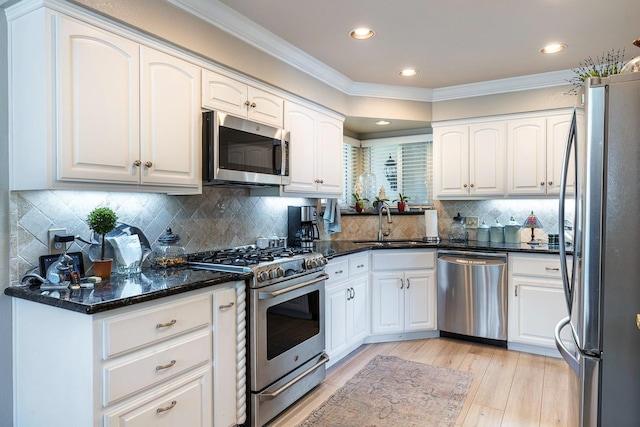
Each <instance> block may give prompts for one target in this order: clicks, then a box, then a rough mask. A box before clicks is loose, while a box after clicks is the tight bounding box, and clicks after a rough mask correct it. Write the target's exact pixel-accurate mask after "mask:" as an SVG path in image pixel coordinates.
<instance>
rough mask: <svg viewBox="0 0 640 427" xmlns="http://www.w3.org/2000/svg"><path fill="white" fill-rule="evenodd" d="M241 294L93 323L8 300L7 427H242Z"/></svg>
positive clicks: (215, 294)
mask: <svg viewBox="0 0 640 427" xmlns="http://www.w3.org/2000/svg"><path fill="white" fill-rule="evenodd" d="M244 286H245V285H244V282H236V283H227V284H221V285H217V286H214V287H211V288H204V289H200V290H196V291H192V292H188V293H184V294H181V295H176V296H171V297H165V298H161V299H158V300H154V301H149V302H144V303H140V304H135V305H131V306H128V307H123V308H118V309H114V310H110V311H106V312H102V313H97V314H93V315H87V314H84V313H78V312H74V311H70V310H65V309H61V308H57V307H52V306H49V305H44V304H40V303H36V302H32V301H27V300H22V299H19V298H15V299H13V316H14V333H15V337H16V340H15V345H14V352H15V362H14V378H15V387H14V390H15V396H14V398H15V404H14V407H15V415H14V421H15V425H25V426H40V425H52V426H53V425H64V426H65V427H74V426H78V427H88V426H96V427H97V426H103V425H105V426H149V425H154V426H170V425H171V426H173V425H185V426H187V425H188V426H211V425H215V426H235V425H236V424H241V423H242V422H244V417H245V415H244V414H245V412H246V403H245V398H244V389H245V380H244V347H245V341H244V339H245V338H244V320H243V319H244V307H245V300H244ZM238 373H240V375H238Z"/></svg>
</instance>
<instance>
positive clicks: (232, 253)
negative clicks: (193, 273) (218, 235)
mask: <svg viewBox="0 0 640 427" xmlns="http://www.w3.org/2000/svg"><path fill="white" fill-rule="evenodd" d="M311 252H312V250H311V249H308V248H267V249H259V248H257V247H255V246H241V247H238V248H230V249H220V250H213V251H205V252H197V253H193V254H189V255H187V260H188V261H189V262H205V263H207V262H208V263H215V264H225V265H237V266H251V265H256V264H259V263H262V262H271V261H274V260H276V259H279V258H291V257H294V256H296V255H303V254H308V253H311Z"/></svg>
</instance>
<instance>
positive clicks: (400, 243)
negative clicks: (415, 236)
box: [352, 240, 433, 248]
mask: <svg viewBox="0 0 640 427" xmlns="http://www.w3.org/2000/svg"><path fill="white" fill-rule="evenodd" d="M352 242H353V243H355V244H357V245H366V246H377V247H382V248H398V247H411V246H432V245H433V243H428V242H424V241H422V240H383V241H382V242H381V241H379V240H353V241H352Z"/></svg>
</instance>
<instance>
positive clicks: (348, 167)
mask: <svg viewBox="0 0 640 427" xmlns="http://www.w3.org/2000/svg"><path fill="white" fill-rule="evenodd" d="M361 157H362V150H361V149H360V141H358V140H356V139H353V138H349V137H345V138H344V143H343V144H342V171H343V177H342V188H343V192H342V199H340V200H339V203H340V205H343V206H348V205H349V204H351V203H352V202H353V200H352V199H353V197H352V196H351V194H352V193H353V188H354V186H355V185H356V182H357V181H358V176H360V173H361V172H362V161H361Z"/></svg>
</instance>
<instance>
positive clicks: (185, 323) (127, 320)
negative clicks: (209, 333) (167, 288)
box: [103, 296, 212, 359]
mask: <svg viewBox="0 0 640 427" xmlns="http://www.w3.org/2000/svg"><path fill="white" fill-rule="evenodd" d="M211 315H212V312H211V298H210V297H209V296H203V297H200V298H198V299H190V300H188V301H184V302H178V303H172V304H163V305H161V306H157V307H154V308H150V309H148V310H142V311H136V312H134V313H130V314H125V315H122V316H117V317H113V318H110V319H106V320H104V322H103V331H104V355H103V357H104V359H108V358H110V357H113V356H116V355H118V354H120V353H124V352H126V351H129V350H133V349H136V348H140V347H144V346H146V345H149V344H152V343H154V342H155V341H159V340H163V339H166V338H170V337H173V336H176V335H178V334H181V333H183V332H186V331H189V330H191V329H195V328H198V327H201V326H205V325H209V324H211Z"/></svg>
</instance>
